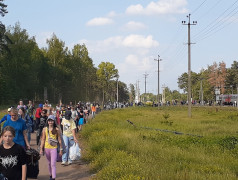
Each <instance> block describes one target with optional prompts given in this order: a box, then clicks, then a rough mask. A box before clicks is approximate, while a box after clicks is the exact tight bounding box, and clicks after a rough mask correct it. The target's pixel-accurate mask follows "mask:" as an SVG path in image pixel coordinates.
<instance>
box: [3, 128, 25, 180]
mask: <svg viewBox="0 0 238 180" xmlns="http://www.w3.org/2000/svg"><path fill="white" fill-rule="evenodd" d="M15 134H16V132H15V129H14V128H13V127H11V126H6V127H4V129H3V132H2V135H1V138H2V140H3V142H4V143H3V144H2V145H1V146H0V159H1V161H0V172H1V173H2V175H3V176H4V177H5V178H7V179H8V180H26V169H27V168H26V152H25V150H24V149H23V147H22V146H21V145H19V144H17V143H15V142H14V141H13V138H14V137H15Z"/></svg>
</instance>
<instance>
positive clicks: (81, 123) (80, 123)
mask: <svg viewBox="0 0 238 180" xmlns="http://www.w3.org/2000/svg"><path fill="white" fill-rule="evenodd" d="M83 121H84V119H83V118H80V119H79V122H78V125H79V126H80V125H83Z"/></svg>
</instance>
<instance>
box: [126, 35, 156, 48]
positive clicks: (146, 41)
mask: <svg viewBox="0 0 238 180" xmlns="http://www.w3.org/2000/svg"><path fill="white" fill-rule="evenodd" d="M122 44H123V45H124V46H125V47H136V48H140V47H142V48H151V47H157V46H158V45H159V43H158V42H157V41H155V40H153V37H152V36H151V35H148V36H147V37H144V36H141V35H136V34H132V35H129V36H127V37H125V38H124V40H123V42H122Z"/></svg>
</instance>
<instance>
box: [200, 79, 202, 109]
mask: <svg viewBox="0 0 238 180" xmlns="http://www.w3.org/2000/svg"><path fill="white" fill-rule="evenodd" d="M200 92H201V98H200V100H201V105H202V106H203V89H202V79H201V82H200Z"/></svg>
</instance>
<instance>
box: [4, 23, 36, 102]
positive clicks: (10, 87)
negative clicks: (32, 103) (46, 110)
mask: <svg viewBox="0 0 238 180" xmlns="http://www.w3.org/2000/svg"><path fill="white" fill-rule="evenodd" d="M6 34H7V36H8V37H9V38H10V39H11V41H12V42H13V43H12V44H8V48H9V50H10V51H5V53H3V55H2V57H1V64H2V65H3V66H2V68H1V72H2V78H3V79H4V81H3V82H4V87H5V88H6V90H7V91H5V92H6V94H5V97H6V99H8V100H13V101H15V102H16V101H18V100H19V99H33V98H34V96H35V91H36V88H37V81H36V78H37V77H36V76H37V72H36V69H35V67H36V66H34V64H35V61H37V59H34V56H33V54H34V52H35V51H37V50H39V49H38V46H37V44H36V42H35V39H34V37H29V35H28V33H27V31H26V30H25V29H21V27H20V24H19V23H16V25H15V26H13V27H11V26H10V27H9V28H8V30H7V33H6Z"/></svg>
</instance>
